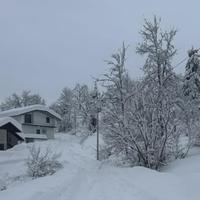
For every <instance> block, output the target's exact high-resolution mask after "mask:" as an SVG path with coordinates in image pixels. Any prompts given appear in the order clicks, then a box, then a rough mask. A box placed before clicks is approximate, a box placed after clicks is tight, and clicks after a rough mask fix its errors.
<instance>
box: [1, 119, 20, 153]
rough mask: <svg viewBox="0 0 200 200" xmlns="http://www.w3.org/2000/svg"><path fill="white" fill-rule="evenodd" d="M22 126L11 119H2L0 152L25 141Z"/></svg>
mask: <svg viewBox="0 0 200 200" xmlns="http://www.w3.org/2000/svg"><path fill="white" fill-rule="evenodd" d="M21 132H22V127H21V124H20V123H18V122H17V121H16V120H15V119H13V118H11V117H2V118H0V150H6V149H9V148H12V147H13V146H15V145H16V144H18V143H20V142H22V141H24V137H23V134H22V133H21Z"/></svg>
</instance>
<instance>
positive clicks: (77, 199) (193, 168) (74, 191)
mask: <svg viewBox="0 0 200 200" xmlns="http://www.w3.org/2000/svg"><path fill="white" fill-rule="evenodd" d="M95 142H96V139H95V137H94V136H90V137H88V138H87V139H86V140H83V139H82V138H81V137H76V136H71V135H64V134H59V135H57V137H56V139H55V140H51V141H45V142H38V143H36V145H39V146H41V148H44V149H45V148H46V147H49V148H51V149H52V150H54V151H55V152H57V153H59V152H61V153H62V156H61V157H60V158H59V160H60V162H61V163H62V164H63V166H64V167H63V169H60V170H59V171H58V172H57V173H56V174H54V175H52V176H46V177H43V178H38V179H34V180H32V179H31V178H29V177H27V175H26V165H25V159H26V158H27V156H28V149H27V146H29V145H31V144H21V145H18V146H16V147H15V148H13V149H11V150H8V151H5V152H2V151H1V152H0V179H2V180H4V181H5V182H6V184H7V190H4V191H0V199H1V200H13V199H15V200H35V199H37V200H122V199H123V200H134V199H135V200H199V199H200V195H199V186H200V150H199V149H194V150H193V151H192V153H191V154H190V155H189V157H188V158H187V159H184V160H178V161H175V162H173V163H172V164H171V165H170V166H168V167H166V168H165V169H164V170H163V172H156V171H153V170H150V169H146V168H143V167H134V168H119V167H114V166H111V165H110V164H109V163H107V162H98V161H96V160H95V156H96V152H95Z"/></svg>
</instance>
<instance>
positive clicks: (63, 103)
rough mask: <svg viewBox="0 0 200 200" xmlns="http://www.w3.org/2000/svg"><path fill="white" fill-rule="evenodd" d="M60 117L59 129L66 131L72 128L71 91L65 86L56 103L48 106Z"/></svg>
mask: <svg viewBox="0 0 200 200" xmlns="http://www.w3.org/2000/svg"><path fill="white" fill-rule="evenodd" d="M50 107H51V109H53V110H55V111H56V112H57V113H59V114H60V115H61V117H62V121H61V123H60V127H59V131H64V132H68V131H70V130H72V128H73V91H72V90H71V89H70V88H68V87H65V88H64V89H63V90H62V92H61V94H60V97H59V99H58V100H57V102H56V103H54V104H53V105H51V106H50Z"/></svg>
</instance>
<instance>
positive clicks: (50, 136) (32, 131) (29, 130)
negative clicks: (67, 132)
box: [22, 124, 54, 139]
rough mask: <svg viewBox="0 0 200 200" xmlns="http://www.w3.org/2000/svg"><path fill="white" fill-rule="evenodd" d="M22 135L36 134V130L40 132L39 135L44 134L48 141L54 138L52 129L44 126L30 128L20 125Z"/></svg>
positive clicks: (29, 126)
mask: <svg viewBox="0 0 200 200" xmlns="http://www.w3.org/2000/svg"><path fill="white" fill-rule="evenodd" d="M22 130H23V133H25V134H36V133H37V130H40V134H44V132H43V131H45V132H46V136H47V138H48V139H53V138H54V128H51V127H46V126H31V125H26V124H23V125H22Z"/></svg>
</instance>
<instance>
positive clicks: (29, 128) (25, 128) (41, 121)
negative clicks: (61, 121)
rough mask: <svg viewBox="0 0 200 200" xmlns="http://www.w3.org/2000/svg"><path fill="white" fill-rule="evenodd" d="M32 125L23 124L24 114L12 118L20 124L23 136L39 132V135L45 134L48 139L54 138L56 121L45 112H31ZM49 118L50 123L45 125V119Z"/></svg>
mask: <svg viewBox="0 0 200 200" xmlns="http://www.w3.org/2000/svg"><path fill="white" fill-rule="evenodd" d="M30 114H32V124H25V121H24V116H25V114H22V115H18V116H14V117H13V118H14V119H15V120H17V121H18V122H19V123H21V124H22V132H23V133H24V134H36V133H37V130H40V134H45V135H46V136H47V138H48V139H53V138H54V133H55V126H56V125H57V119H56V118H55V117H53V116H52V115H50V114H48V113H47V112H42V111H33V112H30ZM47 117H49V118H50V123H46V118H47Z"/></svg>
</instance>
